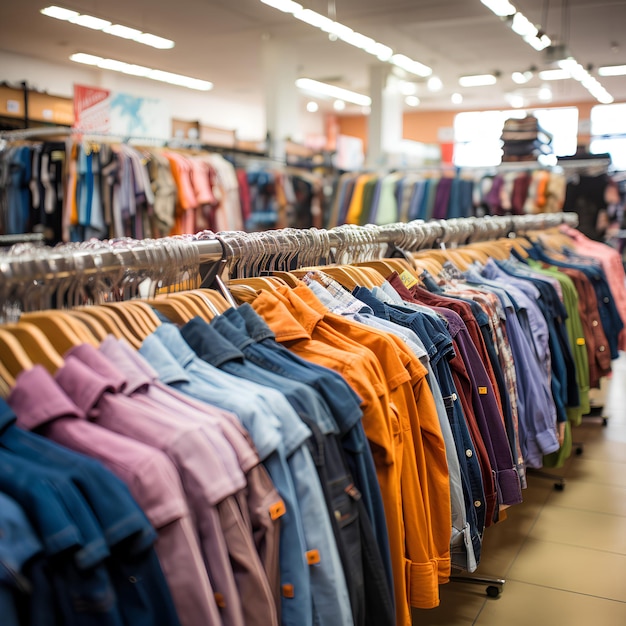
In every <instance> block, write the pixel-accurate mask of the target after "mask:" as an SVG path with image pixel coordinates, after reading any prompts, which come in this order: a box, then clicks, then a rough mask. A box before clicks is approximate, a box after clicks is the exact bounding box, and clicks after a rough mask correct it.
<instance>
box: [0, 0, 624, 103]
mask: <svg viewBox="0 0 626 626" xmlns="http://www.w3.org/2000/svg"><path fill="white" fill-rule="evenodd" d="M512 1H513V3H514V4H515V6H516V7H517V8H518V10H520V11H522V12H523V13H524V14H525V15H526V16H527V17H528V18H529V19H530V20H531V21H532V22H535V23H542V22H543V23H542V26H543V27H544V30H545V31H546V32H547V34H548V35H549V36H550V37H551V38H552V39H553V41H565V43H567V45H568V47H569V49H570V51H571V53H572V54H573V55H574V56H575V57H576V59H577V60H578V61H579V62H580V63H582V64H583V65H585V66H587V65H589V64H590V65H592V66H593V67H598V66H601V65H616V64H624V63H626V0H552V1H551V2H550V1H549V0H517V1H516V0H512ZM300 2H301V4H303V5H304V6H305V7H306V8H310V9H313V10H315V11H318V12H319V13H323V14H328V7H329V4H333V2H332V1H331V2H330V3H329V2H328V0H300ZM53 3H58V4H59V5H61V6H64V7H66V8H70V9H74V10H77V11H79V12H82V13H89V14H91V15H95V16H98V17H103V18H106V19H108V20H110V21H112V22H119V23H121V24H124V25H127V26H132V27H135V28H139V29H141V30H143V31H147V32H152V33H153V34H156V35H160V36H163V37H167V38H169V39H173V40H174V41H175V42H176V46H175V48H173V49H172V50H154V49H152V48H148V47H147V46H143V45H140V44H138V43H135V42H131V41H126V40H123V39H119V38H116V37H111V36H110V35H106V34H104V33H101V32H96V31H91V30H88V29H85V28H81V27H79V26H75V25H73V24H69V23H66V22H60V21H58V20H54V19H51V18H48V17H45V16H43V15H40V13H39V10H40V9H41V8H43V7H45V6H47V5H48V4H53ZM334 4H335V5H336V18H335V19H336V20H337V21H339V22H341V23H343V24H345V25H347V26H350V27H351V28H353V29H354V30H356V31H359V32H361V33H363V34H364V35H368V36H370V37H373V38H374V39H376V40H377V41H380V42H381V43H384V44H387V45H389V46H391V47H392V48H393V49H394V51H395V52H398V53H402V54H405V55H407V56H409V57H411V58H413V59H415V60H418V61H420V62H422V63H425V64H427V65H429V66H430V67H432V68H433V71H434V73H435V74H436V75H438V76H439V77H440V78H441V79H442V80H443V83H444V88H443V90H442V91H440V92H438V93H436V94H435V93H429V92H428V91H427V89H426V87H425V85H420V87H419V93H418V95H419V96H420V98H421V105H420V106H421V108H425V109H443V108H459V107H454V106H453V105H452V104H451V103H450V95H451V94H452V93H453V92H456V91H458V92H461V93H462V94H463V96H464V103H463V105H462V106H461V107H460V108H463V109H476V108H481V107H484V108H486V107H492V108H493V107H503V108H505V107H506V106H507V105H506V100H505V94H506V93H510V92H513V91H515V90H519V89H520V87H519V86H517V85H515V83H513V81H512V80H511V78H510V74H511V72H513V71H524V70H526V69H528V68H530V67H531V66H535V67H537V68H539V69H542V68H545V67H547V65H546V63H545V62H544V55H543V53H541V52H536V51H535V50H533V49H532V48H531V47H530V46H529V45H528V44H526V43H524V42H523V41H522V40H521V38H520V37H519V36H517V35H516V34H515V33H514V32H513V31H511V30H510V28H508V27H507V26H506V25H505V24H504V23H501V22H500V21H499V19H498V18H497V17H496V16H495V15H494V14H493V13H491V11H489V10H488V9H487V8H486V7H485V6H483V5H482V4H481V3H480V0H336V1H335V2H334ZM563 5H565V6H566V7H567V6H569V9H568V10H567V11H563ZM546 7H547V8H546ZM546 15H547V20H546V19H545V16H546ZM267 37H272V38H274V39H279V40H282V39H284V40H286V41H287V42H289V43H290V44H296V45H295V48H294V49H295V51H296V52H295V54H296V55H297V58H295V59H294V61H295V62H296V63H297V65H298V73H299V74H300V75H301V76H306V77H309V78H314V79H317V80H322V81H326V82H334V83H336V84H337V85H340V86H343V87H347V88H349V89H352V90H355V91H359V92H362V93H368V66H369V65H370V64H371V63H372V62H373V59H374V58H373V57H371V56H370V55H368V54H366V53H365V52H362V51H360V50H358V49H356V48H353V47H351V46H349V45H347V44H345V43H342V42H340V41H337V42H332V41H330V40H329V39H328V36H327V35H326V34H325V33H322V32H321V31H318V30H317V29H315V28H313V27H311V26H309V25H307V24H303V23H301V22H299V21H298V20H296V19H294V18H293V17H292V16H290V15H287V14H284V13H281V12H279V11H277V10H275V9H272V8H270V7H268V6H267V5H264V4H262V3H261V2H259V0H133V1H130V0H106V1H105V0H85V1H81V0H68V1H67V2H65V1H63V0H49V1H46V0H13V1H10V0H1V2H0V49H3V50H5V51H7V52H13V53H18V54H23V55H28V56H31V57H38V58H41V59H45V60H48V61H53V62H58V63H62V64H65V65H67V67H68V71H71V68H72V67H73V66H74V67H75V64H74V63H72V62H71V61H69V60H68V57H69V55H70V54H72V53H74V52H78V51H80V52H87V53H90V54H95V55H99V56H104V57H110V58H115V59H118V60H121V61H126V62H131V63H137V64H140V65H147V66H150V67H155V68H158V69H163V70H167V71H171V72H176V73H180V74H186V75H189V76H193V77H195V78H201V79H205V80H210V81H211V82H213V83H214V84H215V88H214V92H213V93H215V94H216V95H218V94H219V95H220V96H222V97H224V98H230V99H236V100H245V101H248V102H259V103H261V102H262V101H263V83H262V68H261V46H262V41H263V38H267ZM485 72H500V73H501V78H500V80H499V81H498V84H497V85H496V86H494V87H480V88H473V89H462V88H459V87H458V83H457V81H458V77H459V76H460V75H463V74H478V73H485ZM1 78H2V72H1V68H0V79H1ZM24 79H26V80H28V77H24ZM142 80H144V79H140V78H138V79H137V81H138V91H139V89H140V87H139V85H140V83H141V81H142ZM600 80H601V82H602V84H603V85H604V86H605V87H606V89H608V91H609V92H610V93H611V94H612V95H613V96H614V98H615V100H616V101H626V77H624V76H622V77H614V78H601V79H600ZM540 86H541V83H540V81H539V79H538V78H534V79H533V80H532V81H531V82H530V83H528V85H526V86H525V87H526V88H527V89H530V91H529V92H527V95H528V96H529V100H528V105H530V106H532V105H537V104H539V101H538V100H537V98H536V91H537V90H538V88H539V87H540ZM550 86H551V88H552V91H553V102H571V101H580V100H590V96H589V95H588V93H587V92H586V90H585V89H584V88H583V87H581V86H580V85H579V84H578V83H576V82H574V81H572V80H566V81H556V82H552V83H550Z"/></svg>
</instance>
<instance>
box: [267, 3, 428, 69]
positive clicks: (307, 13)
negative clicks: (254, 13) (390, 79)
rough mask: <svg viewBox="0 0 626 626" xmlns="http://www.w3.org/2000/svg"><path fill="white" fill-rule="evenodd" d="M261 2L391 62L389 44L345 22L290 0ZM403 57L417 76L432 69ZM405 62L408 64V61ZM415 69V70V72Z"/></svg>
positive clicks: (381, 59) (334, 39)
mask: <svg viewBox="0 0 626 626" xmlns="http://www.w3.org/2000/svg"><path fill="white" fill-rule="evenodd" d="M261 2H262V3H263V4H266V5H267V6H270V7H272V8H274V9H278V10H279V11H282V12H283V13H290V14H292V15H293V16H294V17H295V18H296V19H298V20H300V21H301V22H304V23H305V24H309V26H313V27H315V28H319V29H320V30H322V31H324V32H325V33H328V36H329V37H330V38H331V39H332V40H333V41H336V40H337V39H339V40H341V41H343V42H344V43H347V44H348V45H350V46H354V47H355V48H359V49H360V50H364V51H365V52H367V53H368V54H371V55H372V56H375V57H376V58H377V59H379V60H380V61H383V62H385V63H387V62H389V61H391V62H392V63H393V56H394V54H393V50H392V49H391V48H390V47H389V46H386V45H385V44H383V43H380V42H379V41H375V40H374V39H372V38H371V37H367V36H366V35H363V34H361V33H359V32H357V31H355V30H352V29H351V28H350V27H348V26H346V25H345V24H341V23H340V22H336V21H334V20H332V19H330V18H328V17H326V16H325V15H322V14H321V13H317V11H312V10H311V9H305V8H304V7H303V6H302V5H301V4H298V3H297V2H292V1H291V0H261ZM401 56H403V55H401ZM404 59H408V61H411V63H412V64H413V65H412V67H413V69H408V68H406V67H405V68H403V69H405V70H406V71H407V72H411V73H412V74H415V73H417V75H418V76H422V77H426V76H430V74H431V73H432V70H431V69H430V68H429V67H427V66H426V65H423V64H422V63H418V62H417V61H412V60H411V59H409V58H408V57H404V56H403V59H401V62H405V61H404ZM405 63H406V62H405ZM406 64H407V65H408V63H406ZM395 65H397V64H395ZM415 70H417V72H416V71H415Z"/></svg>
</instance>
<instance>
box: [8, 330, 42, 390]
mask: <svg viewBox="0 0 626 626" xmlns="http://www.w3.org/2000/svg"><path fill="white" fill-rule="evenodd" d="M0 350H2V363H3V365H4V367H5V368H6V369H7V370H8V372H9V374H10V375H11V376H13V377H14V378H15V377H17V376H18V374H19V373H20V372H23V371H24V370H29V369H32V368H33V366H34V363H33V362H32V360H31V358H30V357H29V356H28V353H27V352H26V350H25V349H24V347H23V346H22V344H21V343H20V342H19V340H18V339H17V338H16V337H15V336H13V335H12V334H11V333H10V332H9V331H8V330H5V329H4V328H0Z"/></svg>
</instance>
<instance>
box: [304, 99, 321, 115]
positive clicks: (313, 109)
mask: <svg viewBox="0 0 626 626" xmlns="http://www.w3.org/2000/svg"><path fill="white" fill-rule="evenodd" d="M319 108H320V105H319V104H317V102H315V100H310V101H309V102H307V103H306V110H307V111H308V112H309V113H317V112H318V111H319Z"/></svg>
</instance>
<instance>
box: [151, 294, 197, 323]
mask: <svg viewBox="0 0 626 626" xmlns="http://www.w3.org/2000/svg"><path fill="white" fill-rule="evenodd" d="M148 302H149V303H150V305H151V306H153V307H154V308H155V309H156V310H157V311H159V312H161V313H163V315H165V317H167V318H168V319H169V320H170V321H171V322H173V323H174V324H178V325H179V326H183V325H185V324H186V323H187V322H188V321H189V320H190V319H191V318H192V317H193V315H191V314H190V313H189V311H188V310H187V308H185V306H184V305H183V304H181V303H180V302H179V301H178V300H175V299H174V298H170V297H169V295H166V294H162V295H159V296H157V297H156V298H154V299H153V300H149V301H148Z"/></svg>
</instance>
